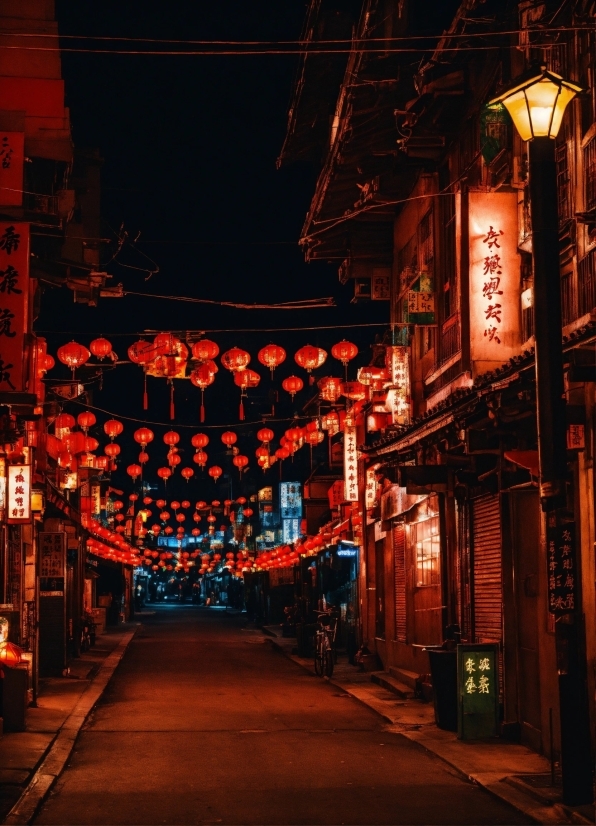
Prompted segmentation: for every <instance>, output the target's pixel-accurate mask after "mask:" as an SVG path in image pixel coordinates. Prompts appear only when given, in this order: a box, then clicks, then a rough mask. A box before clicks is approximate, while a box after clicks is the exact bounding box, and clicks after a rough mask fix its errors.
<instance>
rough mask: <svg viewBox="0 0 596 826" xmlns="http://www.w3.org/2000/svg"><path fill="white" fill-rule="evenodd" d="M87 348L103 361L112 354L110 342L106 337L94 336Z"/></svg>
mask: <svg viewBox="0 0 596 826" xmlns="http://www.w3.org/2000/svg"><path fill="white" fill-rule="evenodd" d="M89 349H90V350H91V352H92V353H93V355H94V356H95V358H98V359H99V360H100V361H103V360H104V359H105V358H107V357H108V356H110V355H111V354H112V344H111V342H109V341H108V340H107V338H101V337H100V338H94V339H93V341H92V342H91V344H90V345H89Z"/></svg>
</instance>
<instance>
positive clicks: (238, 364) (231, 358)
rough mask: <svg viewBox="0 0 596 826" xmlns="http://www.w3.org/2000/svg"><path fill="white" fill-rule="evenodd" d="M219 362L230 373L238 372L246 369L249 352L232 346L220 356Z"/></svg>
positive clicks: (248, 361)
mask: <svg viewBox="0 0 596 826" xmlns="http://www.w3.org/2000/svg"><path fill="white" fill-rule="evenodd" d="M221 363H222V365H223V366H224V367H225V368H226V370H229V371H230V372H231V373H238V372H241V371H242V370H246V368H247V367H248V365H249V364H250V353H247V352H246V350H241V349H240V348H239V347H232V348H231V350H227V351H226V352H225V353H224V354H223V356H222V357H221Z"/></svg>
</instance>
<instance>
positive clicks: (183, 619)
mask: <svg viewBox="0 0 596 826" xmlns="http://www.w3.org/2000/svg"><path fill="white" fill-rule="evenodd" d="M156 611H157V613H156V615H155V617H148V618H143V619H144V621H143V626H142V628H141V629H139V631H138V633H137V635H136V637H135V638H134V640H133V642H132V643H131V644H130V646H129V648H128V651H127V653H126V655H125V657H124V660H123V661H122V663H121V665H120V667H119V668H118V670H117V672H116V674H115V676H114V678H113V680H112V682H111V683H110V685H109V686H108V689H107V691H106V692H105V694H104V696H103V699H102V701H101V702H100V704H99V705H98V707H97V708H96V710H95V712H94V713H93V714H92V716H91V717H90V719H89V720H88V721H87V724H86V726H85V727H84V729H83V730H82V732H81V735H80V737H79V740H78V742H77V744H76V747H75V750H74V752H73V754H72V758H71V761H70V764H69V767H68V769H67V770H66V771H65V773H64V774H63V775H62V777H61V779H60V780H59V782H58V784H57V786H56V787H55V790H54V792H53V793H52V795H51V797H50V798H49V799H48V801H47V802H46V804H45V806H44V807H43V809H42V811H41V812H40V813H39V815H38V817H37V819H36V820H35V822H36V823H39V824H42V823H43V824H50V823H52V824H71V823H72V824H74V823H77V824H78V823H81V824H87V823H93V824H96V823H97V824H133V823H135V824H136V823H138V824H160V823H168V824H169V823H174V824H178V823H179V824H187V823H188V824H190V823H231V824H236V823H238V824H242V823H247V824H248V823H251V824H252V823H257V824H258V823H279V824H310V823H322V824H327V823H329V824H335V823H363V824H364V823H370V824H382V823H429V824H430V823H438V824H442V823H445V824H450V823H454V824H455V823H475V824H476V823H478V824H479V823H507V824H509V823H527V822H530V821H528V820H526V819H524V818H523V816H522V815H520V814H519V813H518V812H516V811H515V810H513V809H511V808H509V807H508V806H507V805H506V804H504V803H502V802H500V801H498V800H496V799H494V798H493V797H491V796H490V795H489V794H487V793H486V792H484V791H482V790H481V789H479V788H478V787H475V786H473V785H472V784H470V783H467V782H465V781H464V780H462V779H461V778H460V777H459V776H458V775H457V774H456V773H455V772H453V771H452V770H450V769H449V767H448V766H446V765H445V764H444V763H443V762H442V761H440V760H439V759H437V758H435V757H433V756H431V755H428V754H427V753H426V752H425V751H424V750H423V749H421V748H420V747H419V746H417V745H416V744H415V743H412V742H410V741H408V740H406V739H405V738H403V737H401V736H399V735H398V734H394V733H389V732H387V731H386V730H385V727H384V724H383V721H382V720H381V718H380V717H378V716H377V715H375V714H374V713H373V712H372V711H370V710H369V709H368V708H366V707H364V706H362V705H361V704H360V703H358V702H357V701H356V700H354V699H352V698H351V697H349V696H347V695H343V694H342V693H340V692H338V690H337V689H336V688H335V687H334V686H331V685H329V684H327V683H325V682H324V681H321V680H319V679H318V678H316V677H313V676H311V675H310V674H308V673H306V672H305V671H304V670H302V669H301V668H299V667H297V666H296V665H295V664H294V663H292V662H291V661H289V660H287V659H286V658H285V657H283V655H281V654H280V653H279V652H277V651H275V650H274V649H273V648H272V647H271V646H270V645H269V644H268V643H267V641H266V639H265V638H264V637H263V636H262V635H261V633H260V632H258V631H254V630H244V629H242V627H241V621H240V618H239V617H237V616H235V617H233V616H227V615H225V614H224V613H222V612H219V611H211V612H210V611H208V610H205V609H197V608H194V607H191V606H188V607H186V608H184V607H179V606H174V605H172V606H168V605H164V606H158V607H157V609H156Z"/></svg>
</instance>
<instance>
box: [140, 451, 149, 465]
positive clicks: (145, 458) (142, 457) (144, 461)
mask: <svg viewBox="0 0 596 826" xmlns="http://www.w3.org/2000/svg"><path fill="white" fill-rule="evenodd" d="M148 461H149V454H148V453H147V452H146V451H144V450H141V452H140V453H139V462H140V463H141V464H142V465H146V464H147V462H148Z"/></svg>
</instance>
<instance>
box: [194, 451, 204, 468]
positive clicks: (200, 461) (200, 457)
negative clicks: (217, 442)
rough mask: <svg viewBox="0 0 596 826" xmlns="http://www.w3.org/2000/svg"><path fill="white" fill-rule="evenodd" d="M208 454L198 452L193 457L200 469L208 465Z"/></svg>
mask: <svg viewBox="0 0 596 826" xmlns="http://www.w3.org/2000/svg"><path fill="white" fill-rule="evenodd" d="M207 459H208V457H207V454H206V453H205V451H204V450H197V452H196V453H195V455H194V456H193V457H192V460H193V462H195V463H196V464H197V465H198V466H199V467H200V468H204V467H205V465H206V464H207Z"/></svg>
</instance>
